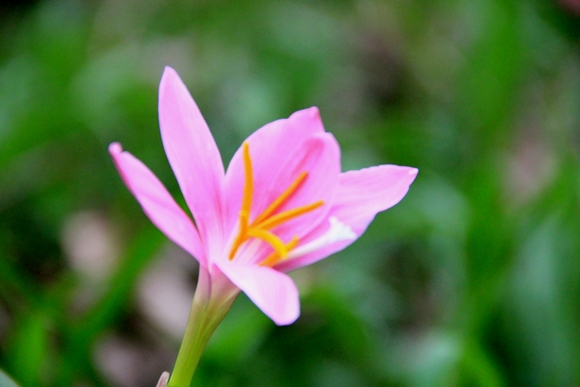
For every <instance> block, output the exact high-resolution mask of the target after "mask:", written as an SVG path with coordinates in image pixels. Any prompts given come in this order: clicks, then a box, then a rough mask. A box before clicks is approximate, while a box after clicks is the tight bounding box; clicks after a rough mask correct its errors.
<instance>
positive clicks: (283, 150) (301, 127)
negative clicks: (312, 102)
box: [224, 108, 340, 239]
mask: <svg viewBox="0 0 580 387" xmlns="http://www.w3.org/2000/svg"><path fill="white" fill-rule="evenodd" d="M246 141H247V143H248V144H249V148H250V154H251V158H252V166H253V175H254V185H255V186H254V192H255V195H254V197H253V204H252V212H251V216H250V218H251V219H255V218H256V217H257V216H258V215H259V214H260V213H261V212H262V211H264V210H265V209H266V208H267V207H268V206H269V205H270V204H271V203H272V202H274V200H275V199H276V198H277V197H279V196H280V194H281V193H282V192H284V191H285V190H286V189H287V188H288V187H289V186H290V185H291V184H292V183H293V182H294V181H295V180H296V179H297V178H298V176H299V175H300V174H301V173H302V172H307V173H308V176H307V178H306V179H305V180H304V182H303V183H302V184H301V186H300V187H299V188H298V189H297V190H296V191H295V193H294V194H293V195H291V197H290V198H289V199H288V200H287V202H286V203H285V204H284V205H282V206H281V207H280V208H279V209H278V210H277V212H280V211H284V210H288V209H292V208H296V207H299V206H303V205H308V204H311V203H314V202H316V201H320V200H323V201H325V203H328V202H330V201H331V199H332V197H333V195H334V190H335V188H336V186H337V184H338V178H339V175H340V149H339V146H338V144H337V142H336V140H335V138H334V136H332V135H331V134H330V133H325V132H323V127H322V122H321V121H320V118H319V116H318V110H317V109H315V108H311V109H307V110H304V111H301V112H298V113H295V114H293V115H292V116H291V117H290V118H289V119H287V120H278V121H275V122H272V123H270V124H268V125H266V126H264V127H262V128H261V129H260V130H258V131H257V132H255V133H254V134H252V135H251V136H250V137H249V138H248V139H247V140H246ZM244 177H245V176H244V164H243V157H242V151H241V149H240V150H238V152H236V154H235V155H234V157H233V158H232V161H231V163H230V166H229V167H228V171H227V173H226V180H225V188H224V195H227V196H226V198H225V199H226V200H225V202H226V203H227V214H228V215H227V219H228V221H229V223H228V230H231V229H232V228H233V226H234V225H235V222H236V220H237V216H238V213H239V210H240V207H241V197H242V192H243V187H244ZM327 210H328V207H325V208H323V209H318V210H316V211H313V212H312V213H308V214H306V215H302V216H300V217H299V218H297V219H295V220H292V221H290V222H288V224H286V225H283V226H280V228H279V229H278V230H277V231H276V234H278V235H281V236H282V237H288V236H291V234H292V233H293V232H295V229H297V228H300V232H299V234H300V235H303V234H305V233H307V232H308V231H309V230H310V228H311V227H312V226H313V225H314V224H316V223H317V222H318V220H319V219H321V218H322V217H323V216H324V213H325V212H326V211H327ZM296 225H301V226H302V227H295V226H296ZM293 229H294V230H293ZM285 239H287V238H285Z"/></svg>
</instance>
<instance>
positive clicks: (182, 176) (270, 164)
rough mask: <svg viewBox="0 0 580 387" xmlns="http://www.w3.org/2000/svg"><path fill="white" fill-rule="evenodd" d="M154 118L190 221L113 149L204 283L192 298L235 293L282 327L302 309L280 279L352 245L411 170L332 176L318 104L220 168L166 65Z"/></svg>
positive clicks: (334, 160)
mask: <svg viewBox="0 0 580 387" xmlns="http://www.w3.org/2000/svg"><path fill="white" fill-rule="evenodd" d="M159 122H160V126H161V137H162V140H163V146H164V148H165V152H166V154H167V157H168V159H169V163H170V164H171V167H172V168H173V171H174V173H175V176H176V178H177V181H178V182H179V186H180V188H181V191H182V192H183V195H184V197H185V200H186V202H187V205H188V206H189V209H190V210H191V213H192V215H193V218H194V219H195V223H194V222H193V221H192V219H191V218H190V217H189V216H188V215H187V214H186V213H185V212H184V211H183V210H182V209H181V208H180V207H179V206H178V205H177V203H176V202H175V201H174V199H173V198H172V197H171V195H170V194H169V193H168V192H167V190H166V189H165V187H164V186H163V185H162V183H161V182H160V181H159V180H158V179H157V178H156V177H155V175H154V174H153V173H152V172H151V171H150V170H149V169H148V168H147V167H146V166H145V165H144V164H143V163H141V162H140V161H139V160H138V159H136V158H135V157H134V156H132V155H131V154H130V153H128V152H124V151H123V150H122V148H121V145H120V144H118V143H113V144H111V145H110V147H109V152H110V154H111V156H112V157H113V160H114V162H115V164H116V166H117V169H118V170H119V173H120V174H121V176H122V178H123V180H124V182H125V184H126V185H127V187H128V189H129V190H130V191H131V192H132V193H133V195H134V196H135V198H136V199H137V200H138V201H139V203H140V204H141V206H142V207H143V210H144V211H145V213H146V214H147V216H148V217H149V218H150V219H151V221H152V222H153V223H154V224H155V225H156V226H157V227H158V228H159V229H160V230H161V231H162V232H163V233H164V234H165V235H166V236H167V237H168V238H169V239H171V240H172V241H173V242H175V243H176V244H177V245H179V246H181V247H182V248H183V249H185V250H186V251H187V252H189V253H190V254H191V255H193V256H194V257H195V258H196V259H197V260H198V261H199V263H200V270H201V271H202V272H203V276H205V277H206V280H205V281H203V282H204V283H201V282H200V285H199V286H205V287H206V288H205V289H201V290H198V291H205V292H207V293H208V294H211V295H210V297H217V296H216V293H220V294H222V296H223V297H232V296H235V295H236V294H237V293H238V292H239V290H242V291H243V292H245V293H246V294H247V295H248V297H249V298H250V299H251V300H252V301H253V302H254V303H255V304H256V305H257V306H258V307H259V308H260V309H261V310H262V311H263V312H264V313H265V314H266V315H268V316H269V317H270V318H271V319H272V320H273V321H274V322H275V323H276V324H279V325H285V324H290V323H292V322H294V321H295V320H296V318H298V316H299V314H300V305H299V299H298V291H297V289H296V286H295V285H294V283H293V281H292V279H290V277H289V276H287V275H286V274H285V272H287V271H291V270H294V269H297V268H300V267H302V266H305V265H309V264H311V263H314V262H316V261H319V260H321V259H323V258H325V257H327V256H329V255H331V254H333V253H335V252H337V251H339V250H342V249H344V248H345V247H346V246H348V245H350V244H351V243H352V242H353V241H354V240H355V239H357V238H358V237H359V236H360V235H361V234H362V233H363V232H364V231H365V229H366V228H367V226H368V225H369V223H370V222H371V221H372V220H373V218H374V217H375V215H376V214H377V213H378V212H380V211H384V210H386V209H388V208H390V207H392V206H394V205H395V204H397V203H398V202H399V201H400V200H401V199H402V198H403V197H404V196H405V194H406V193H407V191H408V189H409V185H410V184H411V183H412V182H413V180H414V179H415V176H416V175H417V169H415V168H410V167H401V166H395V165H380V166H376V167H371V168H367V169H362V170H359V171H349V172H345V173H341V170H340V148H339V146H338V144H337V142H336V140H335V138H334V136H333V135H332V134H330V133H327V132H325V131H324V127H323V125H322V121H321V120H320V115H319V112H318V109H317V108H315V107H312V108H309V109H305V110H301V111H298V112H296V113H294V114H292V115H291V116H290V117H289V118H288V119H281V120H277V121H274V122H271V123H269V124H267V125H265V126H263V127H262V128H261V129H259V130H258V131H256V132H255V133H253V134H252V135H251V136H250V137H249V138H248V139H247V140H246V141H245V142H244V143H243V145H242V146H241V147H240V149H239V150H238V151H237V152H236V154H235V155H234V157H233V158H232V161H231V163H230V165H229V167H228V169H227V171H226V172H224V167H223V163H222V160H221V157H220V153H219V151H218V148H217V146H216V144H215V141H214V139H213V137H212V135H211V133H210V131H209V128H208V126H207V124H206V122H205V120H204V119H203V117H202V115H201V113H200V111H199V109H198V107H197V105H196V104H195V102H194V101H193V99H192V97H191V96H190V94H189V92H188V91H187V88H186V87H185V85H184V84H183V82H182V81H181V79H180V78H179V76H178V75H177V73H176V72H175V70H173V69H172V68H169V67H167V68H166V69H165V72H164V73H163V77H162V79H161V84H160V86H159ZM201 278H202V277H201V276H200V279H201Z"/></svg>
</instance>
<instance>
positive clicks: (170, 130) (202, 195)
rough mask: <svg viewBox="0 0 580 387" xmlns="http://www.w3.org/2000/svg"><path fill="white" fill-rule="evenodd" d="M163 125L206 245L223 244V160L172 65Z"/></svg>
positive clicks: (162, 98) (164, 82) (163, 92)
mask: <svg viewBox="0 0 580 387" xmlns="http://www.w3.org/2000/svg"><path fill="white" fill-rule="evenodd" d="M159 124H160V126H161V137H162V139H163V146H164V148H165V153H166V154H167V158H168V159H169V163H170V164H171V168H173V172H174V173H175V177H176V178H177V181H178V182H179V186H180V187H181V191H182V192H183V196H184V197H185V200H186V202H187V205H188V206H189V208H190V210H191V212H192V214H193V217H194V219H195V222H196V224H197V226H198V228H199V232H200V234H201V238H202V240H204V245H206V246H209V247H211V246H219V245H220V244H221V239H220V238H221V236H222V233H221V190H222V180H223V177H224V168H223V163H222V160H221V157H220V153H219V150H218V148H217V145H216V143H215V141H214V139H213V137H212V135H211V132H210V131H209V128H208V126H207V124H206V122H205V120H204V119H203V116H202V115H201V113H200V111H199V108H198V107H197V105H196V104H195V102H194V100H193V98H192V97H191V95H190V94H189V92H188V91H187V88H186V86H185V85H184V84H183V82H182V81H181V79H180V78H179V75H177V73H176V72H175V70H173V69H172V68H170V67H166V68H165V71H164V73H163V76H162V78H161V84H160V85H159ZM209 253H210V252H206V254H209ZM208 256H210V255H208Z"/></svg>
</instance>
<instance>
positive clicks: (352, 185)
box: [276, 165, 418, 271]
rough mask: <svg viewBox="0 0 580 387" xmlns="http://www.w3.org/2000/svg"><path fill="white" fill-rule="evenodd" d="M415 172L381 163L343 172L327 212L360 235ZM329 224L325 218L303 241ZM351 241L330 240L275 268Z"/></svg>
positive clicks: (292, 265)
mask: <svg viewBox="0 0 580 387" xmlns="http://www.w3.org/2000/svg"><path fill="white" fill-rule="evenodd" d="M417 173H418V170H417V169H416V168H411V167H401V166H397V165H380V166H377V167H371V168H365V169H361V170H359V171H349V172H346V173H343V174H342V175H341V176H340V183H339V186H338V190H337V193H336V197H335V200H334V203H333V205H332V208H331V209H330V212H329V213H328V216H329V217H336V218H337V219H338V220H340V221H341V222H342V223H344V224H346V225H348V226H349V227H350V228H351V229H352V231H354V233H355V234H356V236H357V237H360V236H361V235H362V234H363V233H364V232H365V230H366V229H367V227H368V225H369V224H370V223H371V222H372V220H373V219H374V217H375V215H376V214H377V213H378V212H381V211H384V210H386V209H388V208H391V207H392V206H394V205H395V204H397V203H398V202H399V201H400V200H401V199H403V197H404V196H405V195H406V194H407V191H408V190H409V186H410V185H411V183H412V182H413V180H415V177H416V176H417ZM328 228H329V224H328V223H327V222H323V223H321V224H320V225H319V226H318V227H317V228H316V229H314V230H313V231H312V232H311V233H310V234H309V235H308V236H307V237H306V238H304V241H303V242H304V243H307V242H308V241H311V240H313V239H316V238H318V237H319V236H320V235H322V234H324V233H325V232H326V231H327V230H328ZM352 242H354V239H353V240H343V241H340V242H336V243H333V244H331V245H329V246H327V247H325V248H322V249H320V250H318V251H316V252H312V253H310V254H307V255H305V256H302V257H299V258H295V259H293V260H289V261H287V262H282V263H281V264H280V265H278V266H276V269H278V270H282V271H290V270H294V269H297V268H299V267H302V266H306V265H310V264H312V263H314V262H316V261H319V260H321V259H323V258H326V257H327V256H329V255H331V254H334V253H336V252H338V251H340V250H342V249H344V248H345V247H346V246H348V245H350V244H351V243H352Z"/></svg>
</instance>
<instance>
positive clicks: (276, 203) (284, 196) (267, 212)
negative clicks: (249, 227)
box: [254, 172, 308, 224]
mask: <svg viewBox="0 0 580 387" xmlns="http://www.w3.org/2000/svg"><path fill="white" fill-rule="evenodd" d="M306 177H308V172H302V173H301V174H300V175H299V176H298V177H297V178H296V180H294V182H293V183H292V184H290V187H288V188H287V189H286V191H284V192H282V193H281V194H280V196H278V197H277V198H276V200H274V201H273V202H272V204H270V205H269V206H268V208H266V209H265V210H264V212H262V213H261V214H260V216H258V217H257V218H256V219H254V224H258V223H260V222H262V221H263V220H264V219H266V218H267V217H268V216H270V215H271V214H272V213H273V212H274V211H276V210H277V209H278V208H280V206H281V205H283V204H284V203H285V202H286V200H288V199H289V198H290V196H292V194H293V193H294V192H295V191H296V190H297V189H298V187H300V185H301V184H302V182H303V181H304V180H305V179H306Z"/></svg>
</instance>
